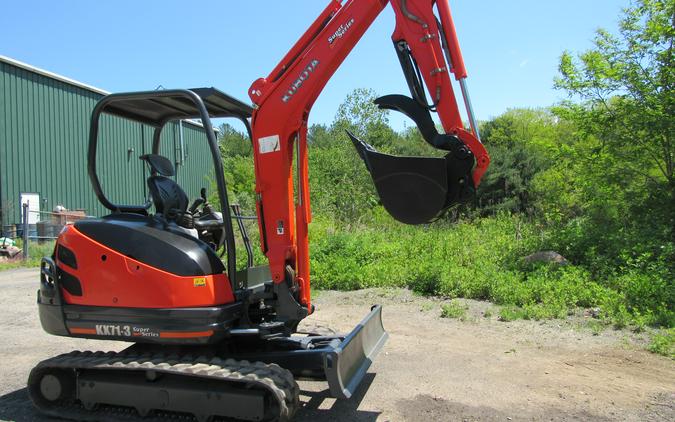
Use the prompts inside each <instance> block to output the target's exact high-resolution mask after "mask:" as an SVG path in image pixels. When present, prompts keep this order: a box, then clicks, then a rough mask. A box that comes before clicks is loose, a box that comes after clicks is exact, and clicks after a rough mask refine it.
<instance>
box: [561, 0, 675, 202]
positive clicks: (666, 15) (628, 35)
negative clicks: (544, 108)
mask: <svg viewBox="0 0 675 422" xmlns="http://www.w3.org/2000/svg"><path fill="white" fill-rule="evenodd" d="M674 38H675V0H637V1H635V2H634V3H633V4H632V5H631V7H629V8H627V9H625V10H624V15H623V17H622V19H621V21H620V25H619V34H618V36H615V35H612V34H610V33H609V32H608V31H606V30H602V29H600V30H598V31H597V33H596V36H595V39H594V47H593V48H592V49H590V50H588V51H586V52H584V53H582V54H580V55H579V56H578V58H577V59H575V58H574V57H573V56H572V54H571V53H569V52H565V53H563V55H562V57H561V59H560V74H561V76H560V77H559V78H557V79H556V80H555V86H556V87H557V88H559V89H563V90H566V91H567V92H568V94H569V95H570V97H577V98H579V99H581V100H582V103H580V104H574V103H571V102H567V103H565V104H563V106H562V107H560V108H558V113H559V114H560V115H561V116H564V117H566V118H569V119H571V120H573V121H574V122H575V123H576V124H577V125H578V126H579V128H580V130H581V131H582V132H583V133H584V134H585V135H587V136H594V137H597V138H598V139H599V140H600V148H599V149H598V151H597V153H599V154H600V153H605V154H609V155H610V156H612V157H614V158H615V160H614V162H615V164H616V165H617V166H620V167H621V169H622V170H623V171H624V173H625V174H626V176H627V177H629V178H639V179H641V181H642V182H644V183H646V184H648V186H649V188H650V189H655V190H663V191H666V193H667V194H668V195H667V196H669V198H670V199H669V200H672V198H673V190H674V189H675V178H674V171H675V144H674V141H675V140H674V139H673V136H674V135H675V61H674V60H673V55H674V51H673V40H674Z"/></svg>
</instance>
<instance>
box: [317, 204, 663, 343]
mask: <svg viewBox="0 0 675 422" xmlns="http://www.w3.org/2000/svg"><path fill="white" fill-rule="evenodd" d="M373 227H377V228H373ZM310 237H311V246H310V248H311V254H310V256H311V259H312V263H311V271H312V281H313V284H314V285H315V286H317V287H318V288H320V289H335V290H356V289H361V288H370V287H402V288H409V289H412V290H413V291H415V292H417V293H420V294H423V295H428V296H437V297H445V298H458V297H461V298H467V299H477V300H487V301H490V302H492V303H495V304H497V305H500V306H501V307H502V308H501V310H500V311H499V312H500V317H501V319H502V320H504V321H508V320H513V319H532V320H542V319H556V318H565V317H567V316H568V314H571V313H573V312H575V311H576V310H577V309H579V308H582V309H589V308H599V309H600V315H599V317H600V319H601V320H603V321H604V322H607V323H610V324H613V325H615V326H616V327H617V328H620V327H628V328H632V329H634V330H636V331H640V330H643V329H644V327H646V326H664V327H672V326H675V311H674V310H673V308H674V299H675V297H674V296H673V294H672V291H673V289H672V281H669V277H668V268H667V265H666V264H664V265H665V266H662V267H660V268H656V269H651V270H649V271H645V270H640V269H638V268H636V267H629V266H627V267H626V268H619V269H616V268H615V269H614V270H612V271H607V272H606V273H605V274H600V273H594V272H591V271H590V270H589V269H587V268H586V267H584V266H581V265H574V264H571V265H567V266H551V265H547V264H541V263H540V264H525V263H524V261H523V259H522V258H523V257H524V256H527V255H529V254H531V253H533V252H536V251H539V250H543V249H545V248H546V246H547V244H546V240H545V239H546V234H545V233H544V232H543V231H542V229H541V228H538V227H537V226H535V225H534V224H532V223H528V222H527V221H525V220H523V219H522V218H520V217H517V216H510V215H500V216H497V217H490V218H482V219H474V220H471V221H466V222H462V221H460V222H458V223H455V224H452V225H450V224H447V225H444V224H442V223H436V224H435V225H433V226H404V225H399V224H395V223H392V222H390V221H388V220H383V221H375V222H373V224H370V223H369V225H368V226H358V227H356V226H354V227H351V228H344V226H343V225H341V224H338V223H335V222H333V221H332V220H330V219H326V218H322V217H321V216H316V217H315V219H314V222H313V224H312V226H311V228H310Z"/></svg>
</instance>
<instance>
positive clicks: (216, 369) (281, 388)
mask: <svg viewBox="0 0 675 422" xmlns="http://www.w3.org/2000/svg"><path fill="white" fill-rule="evenodd" d="M49 369H73V370H77V369H100V370H110V369H112V370H118V371H119V370H128V371H150V370H151V371H155V372H157V373H165V374H175V375H184V376H190V377H200V378H205V379H217V380H222V381H225V382H228V383H231V384H233V385H237V384H238V385H241V386H242V387H244V386H245V387H246V388H250V387H251V386H253V387H254V388H257V389H260V390H266V391H268V392H269V393H270V394H271V395H272V397H274V398H276V401H277V403H278V410H279V413H278V415H276V416H275V417H273V418H271V419H269V420H272V421H280V422H285V421H289V420H290V419H291V418H292V417H293V415H294V414H295V412H296V411H297V410H298V407H299V394H300V389H299V387H298V384H297V383H296V382H295V379H293V375H292V374H291V373H290V371H288V370H286V369H283V368H281V367H280V366H279V365H276V364H266V363H262V362H249V361H246V360H241V361H239V360H235V359H220V358H207V357H203V356H202V357H196V356H190V355H185V356H178V355H165V354H141V355H138V354H133V353H126V352H80V351H74V352H70V353H66V354H62V355H59V356H55V357H53V358H50V359H46V360H44V361H42V362H40V363H39V364H37V366H35V368H33V370H32V371H31V374H30V376H29V378H28V387H29V388H28V391H29V392H30V391H32V389H31V384H33V383H37V382H39V380H40V378H41V377H40V374H41V373H42V372H43V371H46V370H49ZM38 389H39V388H38ZM31 400H32V401H33V403H34V404H35V406H36V407H38V409H39V410H40V411H41V412H42V413H44V414H46V415H49V416H54V417H59V418H66V419H72V420H78V421H87V422H99V421H100V422H108V421H110V422H113V421H120V420H125V421H142V422H159V421H166V420H176V421H178V420H181V421H189V420H195V419H196V417H194V416H193V415H188V414H187V413H199V412H187V413H186V414H183V413H172V412H167V411H161V410H154V411H153V412H151V413H150V414H149V415H147V416H145V417H141V416H140V415H139V414H138V413H137V412H136V410H135V409H132V408H128V407H122V406H108V405H101V406H98V407H97V408H95V409H94V410H86V409H85V408H84V406H83V405H82V404H80V403H79V402H78V401H74V400H72V399H71V400H62V401H60V402H55V404H54V405H53V406H45V405H44V402H45V401H44V400H35V399H34V398H33V397H32V396H31ZM218 419H219V418H215V419H214V420H218Z"/></svg>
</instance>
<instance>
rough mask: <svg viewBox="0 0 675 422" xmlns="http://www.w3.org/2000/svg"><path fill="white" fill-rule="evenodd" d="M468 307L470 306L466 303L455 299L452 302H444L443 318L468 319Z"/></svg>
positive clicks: (442, 308)
mask: <svg viewBox="0 0 675 422" xmlns="http://www.w3.org/2000/svg"><path fill="white" fill-rule="evenodd" d="M467 309H468V307H467V306H466V305H464V304H461V303H459V302H457V301H454V300H453V301H451V302H450V303H444V304H442V305H441V318H452V319H460V320H462V321H464V320H465V319H466V311H467Z"/></svg>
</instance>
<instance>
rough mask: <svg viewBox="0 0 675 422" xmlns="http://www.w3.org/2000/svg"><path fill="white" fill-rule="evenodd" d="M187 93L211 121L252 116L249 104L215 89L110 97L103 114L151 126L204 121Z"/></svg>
mask: <svg viewBox="0 0 675 422" xmlns="http://www.w3.org/2000/svg"><path fill="white" fill-rule="evenodd" d="M186 91H191V92H193V93H194V94H196V95H197V96H198V97H199V98H201V100H202V102H203V103H204V106H206V110H207V112H208V114H209V116H210V117H212V118H216V117H236V118H239V119H247V118H249V117H251V114H252V113H253V108H252V107H251V106H250V105H248V104H246V103H244V102H242V101H239V100H237V99H236V98H234V97H231V96H229V95H227V94H225V93H224V92H222V91H219V90H217V89H215V88H192V89H189V90H166V91H146V92H136V93H128V94H111V95H109V96H108V98H107V100H108V101H106V102H107V104H106V105H105V107H104V108H103V110H101V111H103V112H104V113H107V114H112V115H116V116H120V117H124V118H126V119H130V120H134V121H138V122H142V123H145V124H149V125H152V126H162V125H163V124H165V123H166V122H167V121H170V120H178V119H194V118H201V115H200V113H199V109H198V107H197V105H196V104H195V103H194V101H193V100H192V99H191V98H189V96H186V95H185V94H186ZM113 97H114V98H113Z"/></svg>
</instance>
